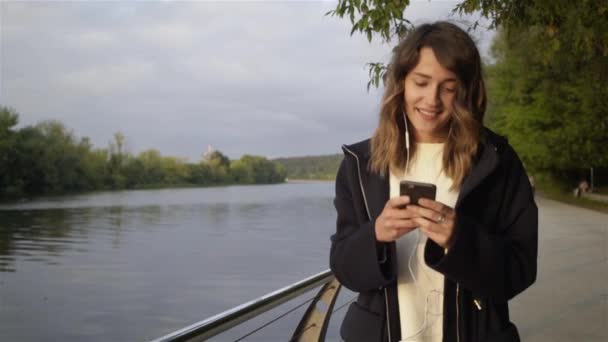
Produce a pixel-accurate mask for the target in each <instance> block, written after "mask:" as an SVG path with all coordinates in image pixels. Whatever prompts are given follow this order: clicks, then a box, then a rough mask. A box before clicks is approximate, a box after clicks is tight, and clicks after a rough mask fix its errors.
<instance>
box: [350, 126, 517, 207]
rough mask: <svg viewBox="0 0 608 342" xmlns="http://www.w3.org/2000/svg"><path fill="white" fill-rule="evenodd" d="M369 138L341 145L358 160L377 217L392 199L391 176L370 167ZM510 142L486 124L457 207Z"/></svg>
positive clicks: (368, 200)
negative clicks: (381, 173) (383, 174)
mask: <svg viewBox="0 0 608 342" xmlns="http://www.w3.org/2000/svg"><path fill="white" fill-rule="evenodd" d="M370 142H371V140H370V139H366V140H363V141H360V142H357V143H354V144H352V145H342V149H343V150H344V153H345V154H351V155H353V156H354V157H355V158H356V159H357V162H358V167H359V170H358V171H359V175H360V177H361V183H362V184H361V185H362V187H363V189H362V190H363V191H364V196H365V197H367V199H366V201H367V205H368V208H369V212H370V215H371V217H370V219H372V218H376V217H378V216H379V215H380V213H381V212H382V209H383V208H384V205H385V203H386V201H388V199H389V192H390V185H389V177H388V176H380V175H379V174H376V173H372V172H370V171H369V169H368V165H369V159H370V156H371V150H370ZM506 145H507V140H506V139H505V138H504V137H502V136H500V135H498V134H496V133H494V132H492V131H491V130H489V129H487V128H485V127H484V129H483V131H482V136H481V145H480V151H479V153H478V155H477V157H476V160H475V162H474V164H473V169H472V170H471V172H470V173H469V175H468V176H467V177H466V178H465V180H464V182H463V183H462V186H461V187H460V194H459V195H458V200H457V202H456V207H458V206H459V205H460V203H461V202H462V200H463V199H464V198H466V196H467V195H468V194H470V193H471V191H473V190H474V189H475V188H476V187H477V186H478V185H479V184H481V182H482V181H483V180H484V179H485V178H486V177H488V176H489V175H490V174H491V173H492V172H493V171H494V170H495V169H496V167H497V166H498V164H499V160H500V153H501V152H502V150H503V148H505V147H506Z"/></svg>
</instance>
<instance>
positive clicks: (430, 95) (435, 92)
mask: <svg viewBox="0 0 608 342" xmlns="http://www.w3.org/2000/svg"><path fill="white" fill-rule="evenodd" d="M440 92H441V89H440V87H429V91H428V92H427V94H426V98H425V101H426V102H427V104H429V105H433V106H437V105H439V104H441V96H440Z"/></svg>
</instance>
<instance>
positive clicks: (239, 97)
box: [0, 1, 493, 161]
mask: <svg viewBox="0 0 608 342" xmlns="http://www.w3.org/2000/svg"><path fill="white" fill-rule="evenodd" d="M457 3H458V1H430V2H429V1H412V4H411V5H410V6H409V7H408V9H407V10H406V12H405V17H406V18H408V19H409V20H410V21H412V22H414V23H415V24H418V23H422V22H428V21H435V20H453V21H454V20H463V19H464V20H468V21H470V22H472V21H474V20H475V19H477V18H476V17H468V18H462V17H458V16H454V15H451V9H452V8H453V7H454V6H455V4H457ZM335 5H336V2H334V1H326V2H322V1H200V2H195V1H187V2H186V1H155V2H152V1H139V2H132V1H96V2H90V1H89V2H85V1H74V2H52V1H46V2H45V1H36V2H11V1H2V2H0V105H3V106H9V107H12V108H14V109H15V110H16V111H17V112H18V113H19V119H20V124H19V126H18V127H23V126H27V125H33V124H36V123H38V122H40V121H42V120H58V121H60V122H62V123H63V124H64V125H65V126H67V127H68V128H69V129H71V130H73V132H74V134H75V135H76V136H77V137H83V136H86V137H89V138H90V139H91V141H92V143H93V144H94V146H95V147H97V148H105V147H107V146H108V143H109V142H110V141H111V140H112V136H113V134H114V133H115V132H121V133H123V134H124V135H125V136H126V147H127V150H128V151H129V152H131V153H133V154H137V153H139V152H142V151H144V150H147V149H152V148H154V149H157V150H159V151H160V152H161V153H162V154H163V155H170V156H175V157H183V158H186V159H188V160H190V161H198V160H200V159H201V155H202V153H203V152H204V151H205V150H206V149H207V147H208V146H209V145H212V146H213V147H214V148H215V149H217V150H219V151H221V152H223V153H224V154H226V155H228V156H229V157H230V158H231V159H237V158H240V157H241V156H242V155H243V154H253V155H262V156H266V157H268V158H276V157H288V156H304V155H322V154H331V153H340V146H341V145H342V144H349V143H353V142H356V141H359V140H363V139H366V138H368V137H369V136H370V135H371V134H372V132H373V130H374V128H375V126H376V124H377V120H378V119H377V118H378V110H379V101H380V98H381V92H382V89H373V90H371V91H370V92H368V91H367V89H366V85H367V81H368V80H369V77H368V71H367V68H366V66H365V64H366V63H368V62H387V61H388V60H389V59H390V52H391V45H390V44H381V43H380V42H379V40H375V41H373V42H372V43H371V44H370V43H369V42H368V41H367V39H366V38H365V37H363V36H362V35H360V34H358V33H355V34H354V35H353V36H350V28H351V25H350V22H349V20H348V19H346V18H344V19H340V18H337V17H330V16H325V15H324V14H325V13H326V12H327V11H329V10H331V9H333V8H334V7H335ZM473 35H474V38H475V39H476V40H477V41H478V44H479V47H480V50H481V52H482V55H487V50H488V46H489V44H490V42H491V37H492V36H493V32H488V31H485V30H484V29H479V30H478V31H475V32H473Z"/></svg>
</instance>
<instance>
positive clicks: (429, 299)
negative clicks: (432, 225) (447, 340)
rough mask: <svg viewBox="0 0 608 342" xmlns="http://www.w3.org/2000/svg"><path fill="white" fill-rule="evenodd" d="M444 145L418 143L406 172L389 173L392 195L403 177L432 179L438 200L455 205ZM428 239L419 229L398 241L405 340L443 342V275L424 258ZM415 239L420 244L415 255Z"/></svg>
mask: <svg viewBox="0 0 608 342" xmlns="http://www.w3.org/2000/svg"><path fill="white" fill-rule="evenodd" d="M443 147H444V144H427V143H418V144H416V148H417V151H416V157H415V158H414V159H413V160H411V161H410V165H409V169H410V170H409V172H408V173H407V174H405V175H404V174H401V175H395V174H393V173H392V172H391V174H390V197H391V198H393V197H396V196H399V183H400V182H401V181H402V180H411V181H416V182H425V183H432V184H435V185H436V186H437V197H436V200H437V201H438V202H441V203H443V204H445V205H448V206H450V207H452V208H453V207H454V205H455V204H456V199H457V198H458V190H456V191H450V190H449V188H450V186H452V180H451V179H450V178H448V177H447V176H446V175H445V174H444V173H443V172H442V171H441V170H442V156H443ZM426 240H427V237H426V236H425V235H424V234H423V233H419V230H417V229H416V230H413V231H412V232H410V233H408V234H406V235H404V236H402V237H401V238H399V240H397V242H396V244H397V258H398V268H399V271H398V282H397V294H398V297H399V318H400V323H401V337H402V339H401V341H403V342H409V341H416V342H441V340H442V338H443V331H442V329H443V280H444V277H443V275H442V274H441V273H439V272H436V271H435V270H433V269H431V268H430V267H428V266H427V265H426V264H425V262H424V245H425V243H426ZM416 242H418V246H417V248H415V255H413V256H412V252H413V251H414V246H415V245H416ZM410 256H411V261H410ZM408 261H410V262H409V264H410V266H411V269H412V271H413V272H414V277H412V275H411V272H410V267H408ZM414 279H415V280H416V281H414ZM425 316H426V320H425Z"/></svg>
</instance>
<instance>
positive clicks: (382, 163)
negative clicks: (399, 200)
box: [369, 21, 486, 188]
mask: <svg viewBox="0 0 608 342" xmlns="http://www.w3.org/2000/svg"><path fill="white" fill-rule="evenodd" d="M423 47H430V48H431V49H433V52H434V53H435V56H436V57H437V60H438V61H439V63H440V64H441V65H442V66H443V67H444V68H446V69H448V70H450V71H451V72H453V73H454V74H455V75H456V76H457V78H458V88H457V94H456V98H455V100H454V106H453V108H451V109H450V111H451V118H450V121H449V133H448V136H447V140H446V141H445V147H444V151H443V171H444V172H445V174H446V175H447V176H448V177H450V178H451V179H452V181H453V185H452V188H458V187H460V185H461V184H462V182H463V180H464V178H465V176H466V175H467V174H468V172H469V171H470V169H471V167H472V165H473V158H474V157H475V155H476V154H477V151H478V148H479V144H480V137H481V129H482V128H483V116H484V113H485V110H486V90H485V85H484V81H483V76H482V70H481V58H480V56H479V51H478V50H477V47H476V46H475V43H474V42H473V40H472V39H471V37H470V36H469V35H468V34H467V33H466V32H465V31H463V30H462V29H461V28H459V27H458V26H456V25H454V24H451V23H448V22H442V21H440V22H435V23H433V24H424V25H421V26H419V27H417V28H416V29H414V30H413V31H411V32H410V33H409V34H408V35H407V36H406V38H405V39H404V40H403V41H402V42H401V43H399V45H398V46H397V47H395V49H394V50H393V56H392V59H391V62H390V64H389V65H388V68H387V72H386V74H385V76H384V77H385V79H384V84H385V91H384V95H383V99H382V105H381V109H380V120H379V121H380V122H379V124H378V127H377V128H376V131H375V132H374V135H373V136H372V139H371V160H370V164H369V168H370V169H371V171H373V172H376V173H378V174H381V175H383V176H385V175H386V172H387V170H389V169H390V170H391V171H392V172H393V173H397V174H399V173H401V172H402V171H403V170H404V169H405V166H406V159H407V154H406V148H405V122H404V118H403V114H402V113H403V111H404V110H405V103H404V102H405V98H404V87H405V77H406V76H407V74H408V73H409V72H410V71H411V70H412V69H414V67H415V66H416V65H417V64H418V61H419V59H420V49H422V48H423ZM410 125H411V124H410ZM415 155H416V143H415V141H414V138H413V135H412V134H410V160H411V159H412V158H413V157H414V156H415Z"/></svg>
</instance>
